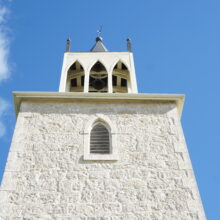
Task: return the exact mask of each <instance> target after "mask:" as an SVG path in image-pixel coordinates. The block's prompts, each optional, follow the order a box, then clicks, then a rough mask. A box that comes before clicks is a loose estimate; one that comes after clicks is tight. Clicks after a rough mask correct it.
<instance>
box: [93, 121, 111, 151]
mask: <svg viewBox="0 0 220 220" xmlns="http://www.w3.org/2000/svg"><path fill="white" fill-rule="evenodd" d="M90 153H92V154H109V153H110V141H109V131H108V129H107V128H106V127H105V126H104V125H103V124H101V123H99V124H96V125H95V126H94V127H93V128H92V130H91V133H90Z"/></svg>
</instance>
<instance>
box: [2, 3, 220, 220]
mask: <svg viewBox="0 0 220 220" xmlns="http://www.w3.org/2000/svg"><path fill="white" fill-rule="evenodd" d="M219 12H220V1H218V0H216V1H215V0H206V1H204V0H194V1H192V0H184V1H181V0H166V1H164V0H139V1H132V0H126V1H125V0H121V1H116V0H111V1H103V0H93V1H89V0H75V1H72V0H65V1H53V0H47V1H36V0H19V1H13V0H10V1H9V0H8V1H7V0H5V1H4V0H0V182H1V178H2V174H3V171H4V166H5V163H6V159H7V153H8V150H9V147H10V142H11V138H12V134H13V129H14V125H15V116H14V109H13V100H12V91H57V90H58V85H59V78H60V71H61V65H62V59H63V52H64V50H65V41H66V39H67V37H69V36H70V37H71V39H72V51H88V50H89V49H90V48H91V47H92V46H93V44H94V42H95V37H96V30H97V29H98V28H99V26H100V25H103V34H102V36H103V38H104V43H105V45H106V47H107V48H108V49H109V50H110V51H123V50H126V38H127V37H130V38H131V39H132V45H133V52H134V58H135V66H136V74H137V81H138V87H139V92H141V93H184V94H186V102H185V106H184V110H183V117H182V124H183V129H184V133H185V137H186V141H187V144H188V149H189V152H190V156H191V160H192V164H193V167H194V171H195V175H196V178H197V183H198V186H199V190H200V194H201V197H202V201H203V205H204V208H205V211H206V215H207V219H209V220H211V219H212V220H217V219H220V213H219V198H220V187H219V186H220V172H219V168H220V162H219V161H220V160H219V155H220V134H219V132H220V101H219V94H220V86H219V81H220V62H219V59H220V13H219Z"/></svg>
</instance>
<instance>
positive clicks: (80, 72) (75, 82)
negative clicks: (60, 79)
mask: <svg viewBox="0 0 220 220" xmlns="http://www.w3.org/2000/svg"><path fill="white" fill-rule="evenodd" d="M84 78H85V73H84V69H83V67H82V65H81V64H80V63H79V62H78V61H76V62H75V63H73V64H72V65H71V67H70V68H69V70H68V72H67V82H66V85H67V87H66V90H67V92H83V90H84Z"/></svg>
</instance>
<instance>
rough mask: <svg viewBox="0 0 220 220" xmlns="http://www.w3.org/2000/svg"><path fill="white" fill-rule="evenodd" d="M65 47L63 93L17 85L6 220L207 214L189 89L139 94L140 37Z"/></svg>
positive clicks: (179, 219)
mask: <svg viewBox="0 0 220 220" xmlns="http://www.w3.org/2000/svg"><path fill="white" fill-rule="evenodd" d="M127 45H128V51H126V52H109V51H108V50H107V49H106V47H105V46H104V44H103V42H102V38H101V37H100V36H99V37H97V39H96V43H95V45H94V46H93V47H92V49H91V50H90V51H89V52H70V40H68V41H67V49H66V53H65V54H64V60H63V68H62V73H61V80H60V88H59V92H14V93H13V95H14V104H15V111H16V115H17V122H16V127H15V131H14V136H13V140H12V144H11V148H10V152H9V156H8V161H7V164H6V168H5V173H4V177H3V181H2V185H1V189H0V220H205V215H204V211H203V207H202V203H201V200H200V196H199V192H198V188H197V185H196V181H195V177H194V174H193V169H192V166H191V162H190V158H189V155H188V151H187V146H186V143H185V140H184V135H183V132H182V128H181V123H180V118H181V113H182V108H183V103H184V95H169V94H138V92H137V83H136V75H135V68H134V62H133V54H132V51H131V42H130V40H129V39H128V41H127Z"/></svg>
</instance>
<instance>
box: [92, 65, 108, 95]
mask: <svg viewBox="0 0 220 220" xmlns="http://www.w3.org/2000/svg"><path fill="white" fill-rule="evenodd" d="M89 92H108V73H107V71H106V68H105V67H104V65H103V64H102V63H101V62H100V61H98V62H96V63H95V64H94V65H93V67H92V68H91V70H90V73H89Z"/></svg>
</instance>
